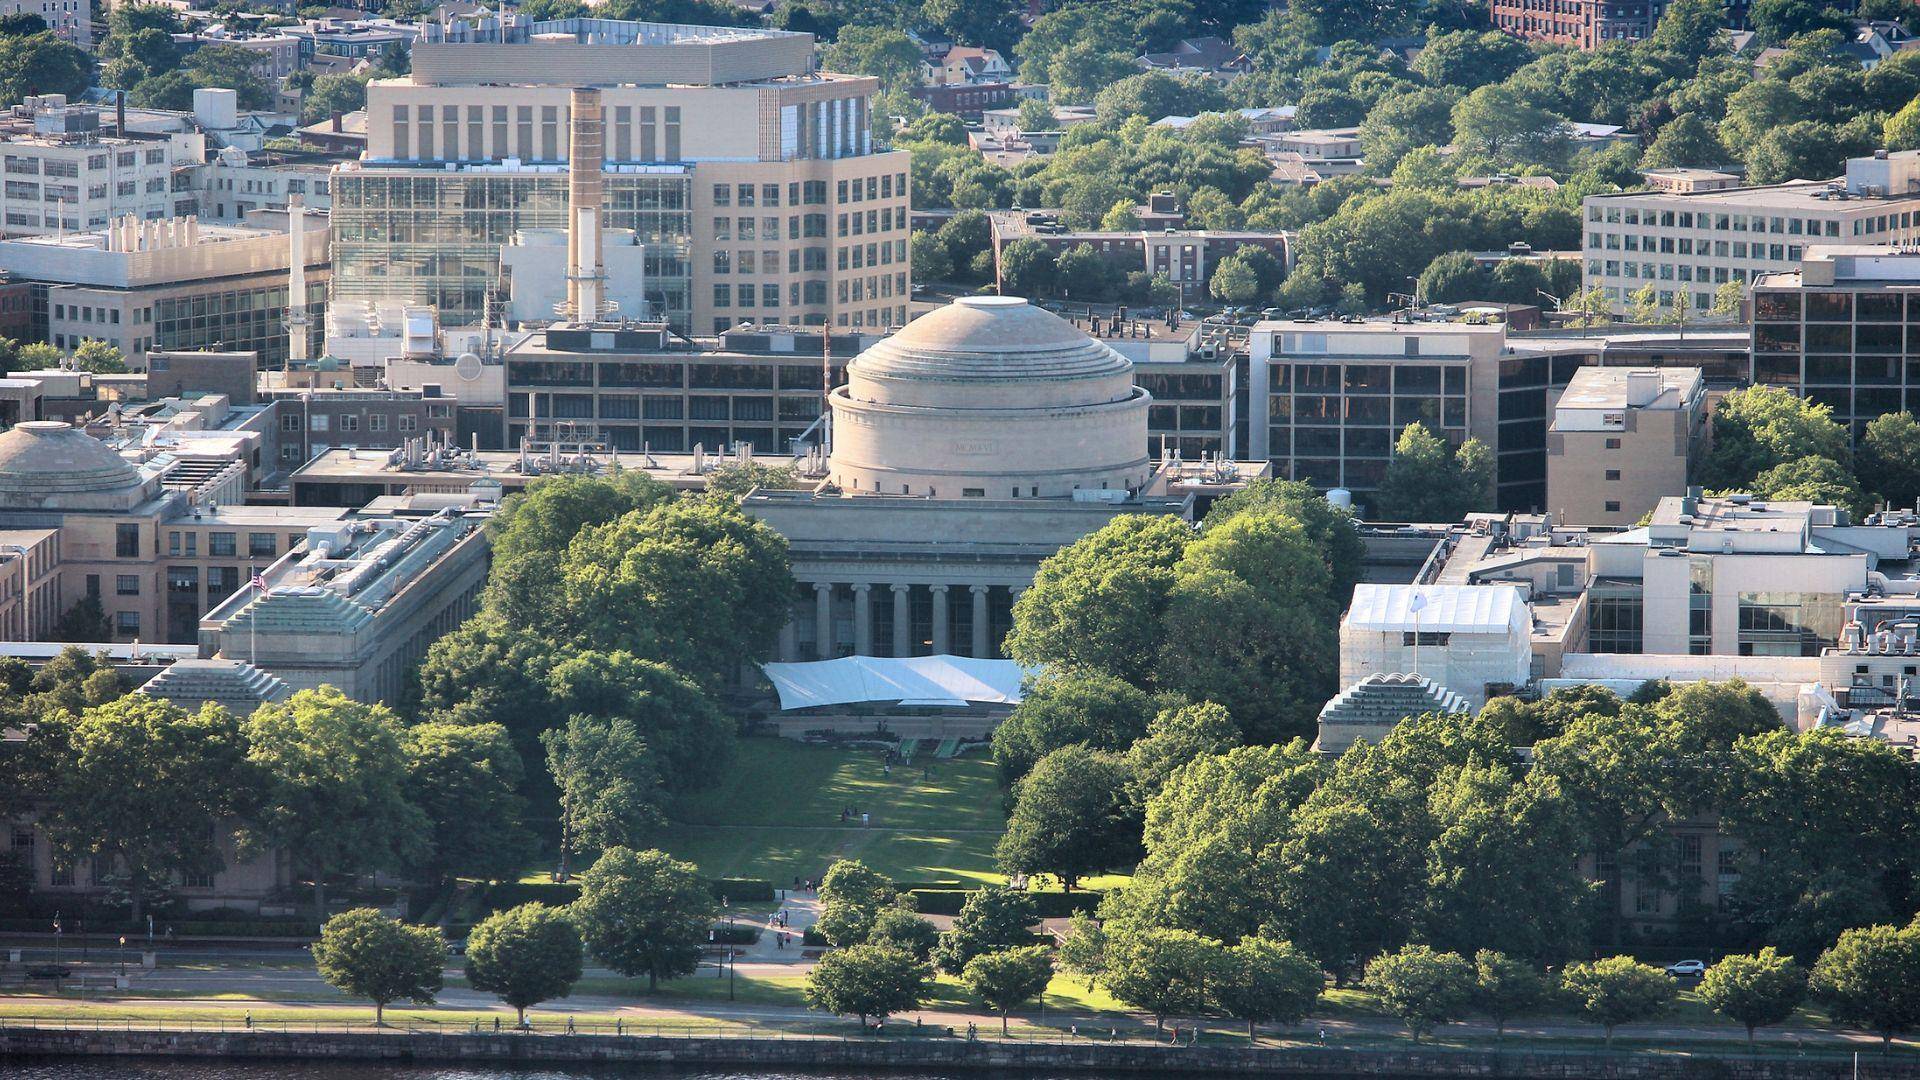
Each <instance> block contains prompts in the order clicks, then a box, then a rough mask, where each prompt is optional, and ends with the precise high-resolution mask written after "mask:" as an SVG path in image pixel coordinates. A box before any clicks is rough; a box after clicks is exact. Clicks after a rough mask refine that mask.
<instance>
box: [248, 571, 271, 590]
mask: <svg viewBox="0 0 1920 1080" xmlns="http://www.w3.org/2000/svg"><path fill="white" fill-rule="evenodd" d="M249 584H251V585H252V586H253V587H254V588H256V589H258V590H260V591H261V592H266V591H267V579H266V578H263V577H261V576H260V572H259V571H258V570H255V571H254V572H253V580H252V581H251V582H249Z"/></svg>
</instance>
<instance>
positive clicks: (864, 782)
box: [661, 738, 1003, 884]
mask: <svg viewBox="0 0 1920 1080" xmlns="http://www.w3.org/2000/svg"><path fill="white" fill-rule="evenodd" d="M928 760H931V758H930V756H929V758H928ZM1001 794H1002V793H1001V791H1000V787H999V785H998V783H997V781H996V780H995V771H994V765H993V763H992V762H991V761H987V760H984V759H981V758H977V757H972V758H966V757H963V758H954V759H950V760H946V761H940V762H936V763H934V775H933V776H932V777H931V778H930V779H923V778H922V777H921V770H920V765H919V764H918V763H916V764H915V765H912V766H905V767H900V766H896V767H895V768H894V770H893V775H892V776H886V775H884V774H883V769H882V765H881V760H880V758H879V756H878V755H876V754H874V753H872V752H869V751H854V750H840V749H835V748H832V747H825V746H808V745H804V744H801V743H796V742H793V741H790V740H787V739H777V738H753V739H743V740H741V742H740V745H739V748H738V752H737V753H736V754H735V756H734V760H733V763H732V765H730V766H729V768H728V770H727V773H726V775H725V776H724V777H722V779H721V780H720V782H719V783H718V784H717V785H715V786H714V787H712V788H710V789H708V790H706V791H702V792H700V793H698V794H697V795H694V796H692V797H689V798H687V799H684V800H682V801H681V803H680V805H679V806H678V807H677V808H676V809H675V812H674V815H673V818H674V821H673V825H672V827H671V828H670V829H669V830H668V831H667V835H666V836H665V837H663V839H662V843H661V846H662V847H663V848H664V849H665V850H666V851H668V852H670V853H671V854H673V855H674V856H675V857H677V858H681V859H685V860H687V861H689V862H692V863H694V864H695V865H697V866H699V867H700V870H701V872H702V873H704V874H706V875H708V876H710V877H741V878H765V879H767V880H770V881H773V882H775V883H776V884H778V883H783V882H789V881H791V880H792V879H793V878H794V877H796V876H798V877H813V876H817V875H819V874H821V873H823V872H825V870H826V868H827V866H828V865H829V864H831V863H832V862H833V860H835V859H838V858H858V859H861V860H863V861H865V862H866V863H867V864H868V865H870V866H872V867H873V868H874V869H876V870H878V871H880V872H881V873H883V874H886V875H888V876H890V877H892V878H893V879H894V880H896V881H913V882H920V881H944V880H958V881H967V882H993V881H1000V880H1003V879H1002V878H1001V877H1000V876H999V875H998V874H996V873H995V871H994V866H993V845H994V843H995V842H996V841H997V840H998V839H999V837H1000V830H1001V828H1002V824H1003V816H1002V812H1001V805H1002V799H1001ZM848 807H858V808H859V809H860V811H861V812H863V813H865V814H867V815H868V816H869V819H870V827H868V828H864V829H863V828H861V827H860V826H859V825H858V823H857V822H854V823H843V822H842V821H841V819H840V812H841V811H842V810H843V809H846V808H848Z"/></svg>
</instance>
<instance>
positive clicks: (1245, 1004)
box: [1210, 937, 1327, 1042]
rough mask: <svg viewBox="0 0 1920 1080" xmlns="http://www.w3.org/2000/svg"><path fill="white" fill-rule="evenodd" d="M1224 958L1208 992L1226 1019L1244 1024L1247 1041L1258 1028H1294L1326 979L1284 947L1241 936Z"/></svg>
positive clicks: (1317, 998) (1305, 959)
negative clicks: (1264, 1025) (1240, 1021)
mask: <svg viewBox="0 0 1920 1080" xmlns="http://www.w3.org/2000/svg"><path fill="white" fill-rule="evenodd" d="M1225 953H1226V955H1225V956H1224V958H1223V959H1222V962H1221V964H1220V970H1219V972H1218V973H1217V974H1215V976H1214V979H1213V985H1212V987H1211V991H1210V992H1211V993H1212V995H1213V1000H1214V1001H1215V1003H1217V1004H1218V1005H1219V1006H1220V1008H1221V1009H1223V1010H1225V1011H1226V1013H1227V1015H1228V1016H1232V1017H1234V1018H1236V1019H1239V1020H1245V1021H1246V1022H1247V1041H1248V1042H1253V1041H1255V1040H1257V1039H1258V1038H1259V1025H1261V1024H1297V1023H1299V1022H1300V1021H1301V1020H1303V1019H1305V1018H1306V1016H1307V1015H1308V1014H1309V1013H1311V1012H1313V1007H1314V1006H1315V1005H1316V1004H1318V1003H1319V1001H1320V991H1321V990H1322V989H1324V988H1325V986H1326V982H1327V977H1326V974H1325V973H1324V972H1322V971H1321V970H1320V965H1319V964H1318V963H1316V962H1315V961H1314V959H1313V958H1312V957H1310V956H1308V955H1306V954H1305V953H1303V952H1301V951H1300V950H1298V949H1296V948H1294V947H1293V945H1292V944H1291V943H1290V942H1285V941H1274V940H1272V939H1269V938H1264V937H1246V938H1241V939H1240V941H1239V942H1238V943H1237V944H1234V945H1229V946H1227V948H1226V950H1225Z"/></svg>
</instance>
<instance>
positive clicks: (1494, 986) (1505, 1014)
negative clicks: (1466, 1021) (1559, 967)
mask: <svg viewBox="0 0 1920 1080" xmlns="http://www.w3.org/2000/svg"><path fill="white" fill-rule="evenodd" d="M1552 994H1553V984H1552V982H1551V981H1550V980H1549V979H1548V978H1547V976H1546V975H1545V974H1544V973H1542V972H1541V970H1540V969H1539V968H1538V967H1535V966H1534V965H1533V964H1531V963H1528V962H1527V961H1525V960H1521V959H1518V958H1515V957H1511V956H1508V955H1506V954H1505V953H1500V952H1495V951H1494V950H1492V949H1481V950H1480V951H1479V952H1477V953H1474V954H1473V991H1472V993H1470V994H1469V995H1468V1000H1469V1002H1470V1003H1471V1004H1472V1006H1473V1009H1474V1011H1475V1012H1478V1013H1481V1014H1483V1015H1485V1016H1486V1017H1487V1018H1488V1019H1489V1020H1492V1021H1493V1023H1494V1037H1495V1038H1501V1037H1503V1036H1505V1035H1506V1033H1507V1021H1509V1020H1512V1019H1513V1018H1514V1017H1516V1016H1525V1015H1526V1014H1527V1013H1529V1012H1532V1011H1533V1010H1534V1009H1537V1008H1539V1007H1540V1006H1542V1005H1544V1004H1546V1002H1547V999H1548V998H1550V997H1551V996H1552Z"/></svg>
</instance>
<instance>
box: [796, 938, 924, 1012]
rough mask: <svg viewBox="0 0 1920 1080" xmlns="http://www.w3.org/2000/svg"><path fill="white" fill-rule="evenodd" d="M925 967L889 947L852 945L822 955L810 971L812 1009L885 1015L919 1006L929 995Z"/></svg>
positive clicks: (808, 980)
mask: <svg viewBox="0 0 1920 1080" xmlns="http://www.w3.org/2000/svg"><path fill="white" fill-rule="evenodd" d="M928 974H929V972H928V969H927V967H926V965H924V964H921V963H919V962H918V961H916V960H914V958H913V957H911V956H909V955H907V954H906V953H904V952H901V951H900V950H899V949H890V948H887V947H886V946H884V945H849V946H847V947H845V948H841V949H835V950H833V951H832V952H830V953H828V954H826V955H825V956H823V957H821V958H820V962H819V963H817V964H815V965H814V966H813V970H812V971H810V972H808V973H807V986H806V1000H807V1007H808V1008H811V1009H821V1010H824V1011H826V1012H830V1013H833V1014H834V1015H836V1016H858V1017H859V1018H860V1026H861V1028H863V1029H864V1028H865V1027H866V1026H867V1018H868V1017H870V1016H875V1017H880V1018H882V1019H885V1018H886V1017H888V1016H892V1015H893V1014H894V1013H897V1012H904V1011H906V1010H908V1009H911V1008H914V1007H916V1006H918V1005H919V1004H920V1000H921V998H923V997H925V996H926V992H927V989H926V984H927V976H928Z"/></svg>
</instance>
